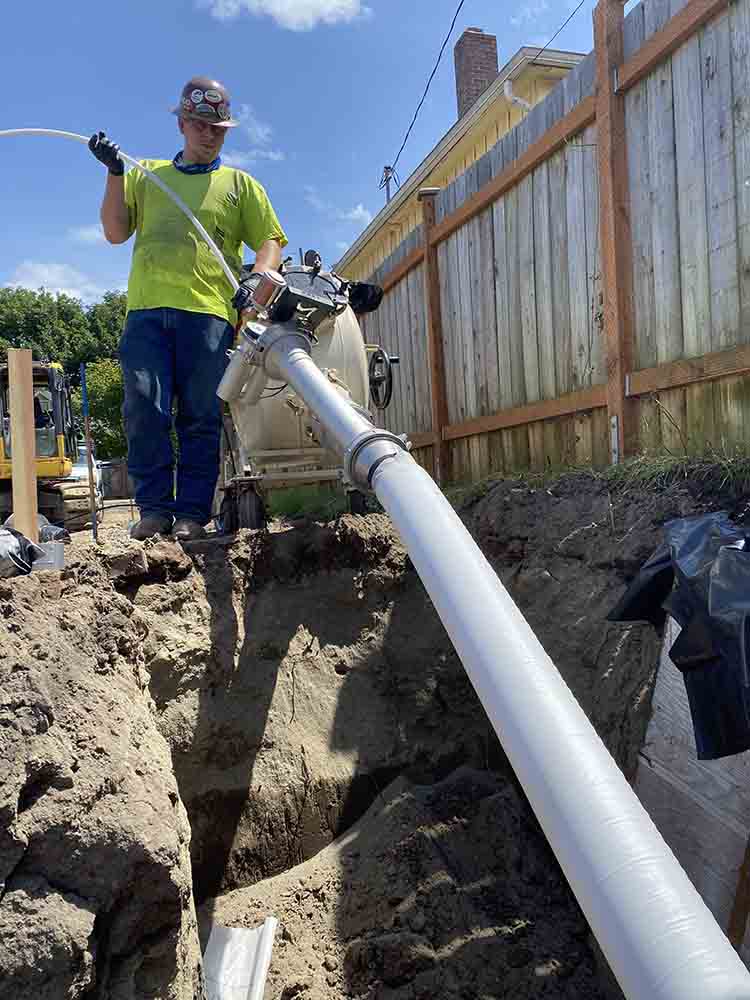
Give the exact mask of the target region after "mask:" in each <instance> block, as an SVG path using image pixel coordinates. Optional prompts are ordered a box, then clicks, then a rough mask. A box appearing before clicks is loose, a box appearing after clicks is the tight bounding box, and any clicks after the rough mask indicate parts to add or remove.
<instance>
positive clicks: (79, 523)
mask: <svg viewBox="0 0 750 1000" xmlns="http://www.w3.org/2000/svg"><path fill="white" fill-rule="evenodd" d="M38 496H39V513H40V514H44V515H45V516H46V517H47V518H48V519H49V521H51V522H52V524H59V525H61V526H63V527H65V528H67V529H68V530H71V529H76V528H83V527H85V525H86V524H87V523H90V522H91V501H90V499H89V484H88V483H87V482H85V481H84V480H80V479H77V480H70V479H60V480H57V481H55V480H44V481H41V482H40V483H39V487H38ZM96 510H97V521H101V519H102V496H101V493H100V492H99V490H97V491H96Z"/></svg>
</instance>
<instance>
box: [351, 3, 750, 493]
mask: <svg viewBox="0 0 750 1000" xmlns="http://www.w3.org/2000/svg"><path fill="white" fill-rule="evenodd" d="M594 27H595V49H594V51H593V52H591V53H590V54H589V55H588V56H587V58H586V59H585V60H583V61H582V62H581V63H580V64H579V65H578V66H577V67H576V68H575V69H574V70H573V71H572V72H571V73H570V74H569V75H568V76H567V77H566V78H565V79H564V80H563V81H562V82H561V83H560V84H559V86H558V87H557V88H556V89H555V90H554V91H553V92H552V93H551V94H550V95H549V96H548V97H547V98H546V100H544V101H543V102H541V103H540V104H539V105H537V106H536V107H534V108H533V109H532V110H531V111H530V112H529V114H528V115H527V117H526V118H525V119H524V121H523V122H522V123H521V124H520V125H518V126H517V127H516V128H515V129H513V130H512V131H511V132H510V133H508V134H507V135H506V136H504V137H503V139H502V140H501V141H500V142H499V143H498V144H497V145H496V146H495V147H494V148H493V149H492V150H490V152H489V153H487V154H486V155H485V156H484V157H482V159H480V160H479V161H478V162H477V163H475V164H474V165H473V166H472V167H471V169H470V170H468V171H467V172H466V173H465V174H464V175H462V176H461V177H459V178H457V179H456V180H455V181H454V182H453V183H451V184H450V185H449V186H448V187H446V188H444V189H443V190H440V191H436V190H435V189H430V190H425V191H423V192H422V201H423V209H424V224H423V226H421V227H420V228H419V229H418V230H417V231H415V232H414V233H412V234H411V235H410V236H409V238H408V239H407V240H405V241H404V243H403V244H402V245H401V246H400V247H399V248H398V250H396V251H395V253H394V254H392V255H391V257H389V258H388V260H386V261H385V262H384V264H383V266H382V267H381V268H379V269H378V271H376V272H375V274H374V275H373V276H372V280H375V281H377V282H379V283H380V284H382V285H383V287H384V288H385V290H386V295H385V297H384V301H383V305H382V306H381V308H380V310H379V311H378V312H377V313H375V314H372V315H371V316H368V317H367V318H366V320H365V324H364V326H365V335H366V337H367V339H368V340H372V341H374V342H380V343H382V344H383V345H384V346H385V347H386V348H387V349H388V350H389V351H391V352H392V353H394V354H398V355H399V356H400V358H401V365H400V368H399V369H398V370H397V375H396V392H395V395H394V403H393V405H392V407H391V408H390V409H389V410H388V411H387V412H386V414H385V425H386V426H387V427H388V428H389V429H391V430H394V431H398V432H403V431H407V432H409V433H410V436H411V437H412V440H413V442H414V444H415V454H416V456H417V457H418V459H419V460H420V461H421V462H422V463H423V464H424V465H425V466H426V467H427V468H429V469H430V470H431V471H433V472H434V473H436V474H437V475H438V477H439V478H440V479H454V480H460V479H470V478H471V479H476V478H480V477H482V476H484V475H486V474H488V473H489V472H492V471H503V470H505V471H510V470H512V469H517V468H522V467H531V468H543V467H545V466H559V465H569V464H585V465H588V464H595V465H604V464H607V463H608V462H610V461H618V460H620V459H621V458H622V457H624V456H626V455H628V454H633V453H635V452H637V451H638V450H642V449H661V448H667V449H669V450H671V451H675V450H678V451H680V452H682V451H685V450H689V451H700V450H705V449H706V448H709V447H710V448H713V449H715V450H717V451H723V452H726V451H729V450H732V449H734V448H735V447H736V446H742V445H744V443H745V420H746V419H747V420H748V422H749V423H750V409H749V408H748V407H749V406H750V377H749V376H748V373H749V372H750V0H737V2H736V3H733V4H731V5H729V4H727V3H726V0H722V2H717V0H690V2H689V3H687V4H685V3H684V0H683V2H681V0H644V2H643V3H641V4H640V5H639V6H638V7H636V8H635V9H634V10H633V11H631V13H630V14H629V15H628V16H627V17H626V18H624V17H623V8H622V4H620V3H619V2H617V0H600V3H599V5H598V7H597V8H596V11H595V14H594ZM746 415H747V416H746ZM748 429H750V426H749V428H748Z"/></svg>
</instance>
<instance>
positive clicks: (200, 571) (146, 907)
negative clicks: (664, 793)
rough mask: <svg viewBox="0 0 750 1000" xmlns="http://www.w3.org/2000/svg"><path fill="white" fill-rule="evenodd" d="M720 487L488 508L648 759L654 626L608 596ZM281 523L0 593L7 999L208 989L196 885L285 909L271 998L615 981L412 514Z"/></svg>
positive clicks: (592, 689) (545, 608)
mask: <svg viewBox="0 0 750 1000" xmlns="http://www.w3.org/2000/svg"><path fill="white" fill-rule="evenodd" d="M722 499H723V498H721V497H717V496H715V495H712V496H705V495H702V494H701V492H700V490H699V489H698V488H696V487H695V484H691V483H690V482H679V483H675V484H673V485H671V486H670V487H669V488H667V489H660V490H658V491H655V492H654V491H651V490H648V489H645V488H640V487H633V486H630V487H627V488H622V489H620V490H619V491H615V492H614V493H613V492H612V490H611V489H609V488H608V487H607V486H606V484H605V483H604V482H603V481H602V480H599V479H595V478H592V477H586V476H574V477H568V478H566V479H563V480H560V481H559V482H557V483H556V484H555V485H554V486H552V487H549V488H547V487H544V488H539V489H532V488H529V487H528V486H527V485H524V484H521V483H508V482H499V483H497V484H491V486H490V487H489V488H488V489H487V490H486V491H485V493H484V495H482V496H481V497H480V496H477V497H475V499H474V500H473V502H471V503H469V504H467V505H466V506H465V507H464V509H463V512H462V516H463V517H464V519H465V521H466V523H467V526H468V527H469V529H470V530H471V531H472V533H473V534H474V536H475V537H476V538H477V540H478V542H479V543H480V545H481V546H482V548H483V550H484V551H485V553H486V554H487V556H488V558H489V559H490V561H491V562H492V564H493V565H494V567H495V569H496V570H497V572H498V573H499V575H500V576H501V578H502V579H503V580H504V582H505V583H506V585H507V586H508V588H509V590H510V592H511V594H512V595H513V596H514V598H515V599H516V601H517V602H518V604H519V606H520V607H521V609H522V610H523V611H524V613H525V614H526V616H527V618H528V620H529V621H530V623H531V625H532V627H534V628H535V630H536V631H537V634H538V635H539V637H540V639H541V640H542V642H543V644H544V645H545V647H546V649H547V650H548V652H549V653H550V655H551V656H552V659H553V660H554V661H555V663H556V664H557V666H558V668H559V669H560V671H561V673H562V674H563V676H564V677H565V679H566V681H567V682H568V684H569V685H570V687H571V689H572V690H573V692H574V694H575V695H576V697H577V698H578V700H579V701H580V703H581V705H582V706H583V708H584V710H585V711H586V712H587V714H588V715H589V717H590V718H591V719H592V721H593V723H594V725H595V726H596V728H597V730H598V731H599V733H600V735H601V736H602V738H603V739H604V741H605V743H606V744H607V746H608V747H609V749H610V750H611V752H612V753H613V755H614V757H615V759H616V760H617V761H618V763H619V764H620V766H621V767H622V768H623V769H624V771H625V772H626V774H628V775H630V774H632V772H633V769H634V766H635V761H636V757H637V753H638V749H639V748H640V746H641V744H642V741H643V737H644V734H645V727H646V724H647V722H648V719H649V714H650V698H651V691H652V685H653V678H654V670H655V665H656V661H657V646H658V637H656V636H655V635H654V633H653V631H652V630H650V629H648V628H646V627H642V626H619V625H607V623H606V622H605V616H606V613H607V611H608V610H609V609H610V607H611V606H612V605H613V604H614V602H615V601H616V600H617V598H618V597H619V596H620V594H621V593H622V590H623V588H624V586H625V585H626V583H627V581H628V580H629V579H630V578H632V576H633V575H634V573H635V572H637V569H638V567H639V566H640V564H641V563H642V561H643V560H644V559H645V558H646V557H647V556H648V555H649V554H650V552H651V551H652V549H653V548H654V547H655V546H656V544H657V542H658V540H659V529H660V526H661V525H662V524H663V523H664V521H666V520H668V519H669V518H671V517H676V516H686V515H688V514H691V513H697V512H700V511H703V510H705V509H712V508H713V507H715V506H716V505H717V504H720V503H721V501H722ZM740 513H743V512H740ZM275 529H276V530H273V531H271V532H270V533H264V534H260V533H241V534H240V535H238V536H237V537H236V538H234V539H231V540H211V541H207V542H201V543H194V544H191V545H186V546H185V547H184V549H183V548H180V547H179V546H177V545H174V544H173V543H171V542H168V541H160V542H156V543H146V545H141V544H139V543H135V542H131V541H128V540H126V539H125V538H124V533H123V530H122V528H120V527H114V528H111V529H108V528H106V527H105V529H104V531H103V541H104V544H103V545H102V546H101V547H99V548H95V547H94V546H92V545H91V544H89V543H87V542H85V541H84V539H83V538H81V537H80V536H79V537H78V538H77V539H76V540H75V542H74V544H73V545H72V546H71V547H70V548H69V549H68V563H67V567H66V569H65V571H64V572H63V573H62V574H46V575H44V576H38V577H35V576H32V577H30V578H27V579H23V580H15V581H6V582H0V674H2V678H0V679H1V680H2V687H1V688H0V690H2V692H3V693H2V696H0V756H2V758H3V763H4V764H6V769H5V776H4V778H0V886H1V887H0V928H2V930H3V933H2V934H0V942H4V943H0V987H3V984H7V985H9V987H10V989H9V990H8V989H5V988H4V987H3V989H1V990H0V992H2V993H3V995H9V996H14V997H16V996H17V997H18V998H19V1000H25V998H26V997H29V998H31V996H32V995H34V996H42V997H43V998H46V997H49V998H57V997H60V998H68V997H92V998H93V997H96V998H103V1000H104V998H107V1000H108V998H110V997H111V998H115V997H116V998H118V1000H120V998H123V1000H129V998H131V997H132V998H133V1000H135V998H138V1000H141V998H143V1000H146V998H154V1000H156V998H163V997H168V998H172V997H173V998H175V1000H181V998H183V997H184V998H185V1000H194V998H195V997H198V996H200V992H199V987H198V986H197V985H196V983H198V982H199V979H200V953H199V943H198V935H197V932H196V925H195V915H194V910H193V902H192V899H193V898H195V900H196V901H197V903H198V904H199V907H200V910H199V916H200V925H201V929H202V933H203V936H204V937H203V941H204V943H205V934H206V932H207V929H208V927H209V926H210V924H211V922H212V921H214V920H216V921H219V922H226V923H235V924H238V925H244V924H247V925H252V924H253V923H254V922H256V921H257V920H258V918H261V917H262V916H263V915H264V914H267V913H274V914H275V915H276V916H278V917H279V918H280V920H281V922H282V932H281V934H280V936H279V939H278V941H277V947H276V952H275V955H276V958H275V960H274V965H273V967H272V974H271V978H270V982H269V990H268V992H267V996H268V997H269V998H271V1000H294V998H297V997H298V998H300V1000H322V998H324V997H326V998H334V1000H337V998H339V997H341V998H343V997H361V998H365V997H366V998H368V1000H369V998H372V1000H375V998H378V1000H380V998H382V1000H385V998H393V1000H411V998H421V997H425V998H426V997H435V996H441V997H442V996H446V997H471V998H474V997H476V998H485V1000H489V998H494V997H497V998H499V997H503V996H514V997H516V996H518V997H522V998H526V997H537V996H559V997H567V996H569V997H571V998H572V997H574V996H576V997H592V998H594V997H600V996H604V995H605V994H606V995H613V991H612V987H611V985H610V984H608V982H607V970H606V967H605V966H604V965H603V963H602V962H601V961H600V960H599V959H598V958H597V953H596V949H595V946H594V944H593V942H592V940H591V937H590V934H589V932H588V929H587V927H586V924H585V920H584V919H583V918H582V916H581V914H580V911H579V910H578V907H577V905H576V903H575V901H574V899H573V898H572V896H571V894H570V891H569V889H568V888H567V886H566V884H565V881H564V879H563V878H562V875H561V874H560V872H559V869H558V868H557V865H556V862H555V860H554V857H553V856H552V854H551V852H550V850H549V848H548V846H547V845H546V842H545V841H544V838H543V836H542V835H541V833H540V831H539V829H538V827H537V824H536V821H535V819H534V817H533V814H532V813H531V811H530V810H529V808H528V805H527V803H526V801H525V799H524V797H523V794H522V792H521V791H520V789H519V788H518V787H517V785H516V782H515V779H514V776H513V775H512V773H511V772H510V769H509V768H508V766H507V763H506V761H505V758H504V755H503V753H502V750H501V748H500V746H499V744H498V742H497V740H496V739H495V736H494V734H493V732H492V730H491V727H490V726H489V724H488V722H487V720H486V717H485V715H484V713H483V711H482V709H481V706H480V705H479V704H478V702H477V699H476V697H475V695H474V693H473V690H472V689H471V687H470V685H469V683H468V681H467V679H466V676H465V674H464V671H463V669H462V667H461V665H460V663H459V661H458V659H457V657H456V655H455V653H454V652H453V650H452V647H451V645H450V643H449V641H448V639H447V636H446V635H445V632H444V630H443V628H442V625H441V624H440V622H439V620H438V618H437V616H436V614H435V612H434V610H433V609H432V606H431V603H430V602H429V600H428V598H427V597H426V595H425V593H424V591H423V588H422V586H421V583H420V581H419V580H418V578H417V576H416V574H415V572H414V570H413V567H412V566H411V563H410V561H409V559H408V556H407V554H406V552H405V551H404V549H403V547H402V546H401V544H400V542H399V540H398V539H397V537H396V536H395V534H394V532H393V530H392V528H391V526H390V523H389V521H388V519H387V518H386V517H385V516H384V515H369V516H367V517H364V518H363V517H352V516H344V517H342V518H340V519H339V520H338V521H336V522H333V523H331V524H327V525H323V524H315V523H296V524H293V525H276V526H275ZM522 682H523V678H519V683H522ZM561 752H564V748H561ZM8 776H10V777H8ZM101 803H104V804H105V805H104V806H102V805H101ZM102 809H106V812H105V813H102V812H101V811H100V810H102ZM139 817H141V818H139ZM188 824H189V828H188ZM120 826H121V827H122V829H120ZM188 839H189V841H190V846H189V852H190V857H189V859H188V856H187V851H188ZM113 859H115V860H114V861H113ZM115 862H116V863H115ZM113 865H114V867H113ZM103 872H106V873H107V874H106V875H103V874H102V873H103ZM110 873H112V874H110ZM191 888H192V895H191V891H190V890H191ZM31 913H33V914H36V916H35V918H34V919H35V923H34V926H35V928H36V930H35V931H34V932H33V933H27V931H26V930H25V928H26V927H27V925H28V920H27V919H26V917H27V916H28V915H29V914H31ZM61 914H63V915H64V919H61V916H60V915H61ZM157 914H158V915H159V916H158V918H157ZM14 956H15V957H14ZM62 970H67V971H66V972H65V973H63V971H62ZM71 970H72V971H71ZM66 977H67V978H66ZM607 991H609V992H608V993H607Z"/></svg>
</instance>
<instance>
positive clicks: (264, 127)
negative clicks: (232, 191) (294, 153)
mask: <svg viewBox="0 0 750 1000" xmlns="http://www.w3.org/2000/svg"><path fill="white" fill-rule="evenodd" d="M235 117H236V118H237V120H238V121H239V122H240V128H241V129H242V130H243V131H244V132H246V133H247V136H248V138H249V139H250V145H251V148H250V149H245V150H239V149H230V150H227V151H226V152H225V153H222V154H221V155H222V160H223V161H224V163H226V164H227V166H229V167H240V168H244V167H249V166H252V165H253V164H254V163H257V162H258V161H259V160H266V161H267V162H269V163H281V161H282V160H285V159H286V153H284V152H283V151H282V150H280V149H269V148H268V147H269V146H270V144H271V139H272V138H273V128H272V127H271V126H270V125H269V124H268V122H264V121H262V120H261V119H260V118H258V116H257V115H256V113H255V110H254V109H253V108H252V107H251V106H250V105H249V104H241V105H240V106H239V108H238V109H237V111H236V113H235Z"/></svg>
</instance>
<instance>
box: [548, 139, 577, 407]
mask: <svg viewBox="0 0 750 1000" xmlns="http://www.w3.org/2000/svg"><path fill="white" fill-rule="evenodd" d="M573 155H577V154H576V153H573ZM567 156H568V151H567V149H565V150H562V151H561V152H559V153H556V154H555V155H554V156H553V157H552V158H551V159H550V161H549V164H548V180H549V202H550V220H549V221H550V256H551V267H552V316H553V325H554V328H553V335H554V340H553V345H554V364H555V387H556V390H557V392H559V393H566V392H572V391H573V377H572V374H573V372H572V367H573V366H572V354H571V336H570V330H571V327H570V278H569V274H568V213H567V192H566V189H567V179H566V178H567Z"/></svg>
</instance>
